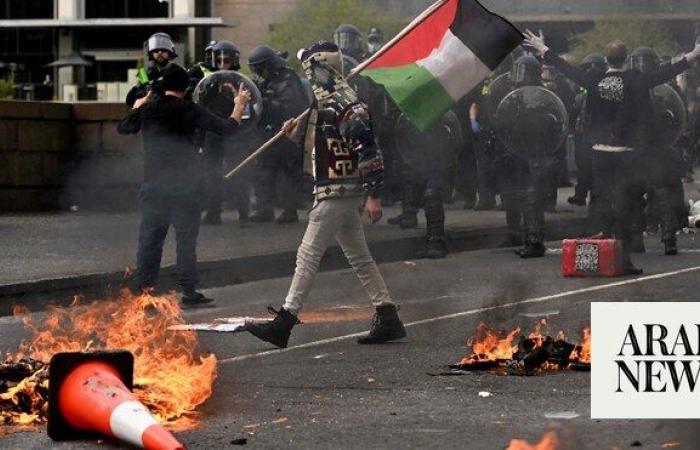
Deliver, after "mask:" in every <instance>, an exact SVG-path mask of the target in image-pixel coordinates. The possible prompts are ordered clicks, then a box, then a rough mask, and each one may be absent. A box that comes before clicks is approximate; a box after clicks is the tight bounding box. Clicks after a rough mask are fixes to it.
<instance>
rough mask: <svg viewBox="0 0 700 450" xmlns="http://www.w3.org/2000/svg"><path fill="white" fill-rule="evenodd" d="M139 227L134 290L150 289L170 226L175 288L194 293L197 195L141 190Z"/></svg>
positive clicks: (153, 189)
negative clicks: (174, 266)
mask: <svg viewBox="0 0 700 450" xmlns="http://www.w3.org/2000/svg"><path fill="white" fill-rule="evenodd" d="M140 205H141V225H140V228H139V247H138V253H137V255H136V273H135V275H134V286H133V287H134V288H135V289H137V290H142V289H144V288H150V287H153V286H154V284H155V282H156V279H157V278H158V272H159V270H160V262H161V258H162V256H163V243H164V242H165V238H166V236H167V235H168V229H169V228H170V226H171V225H172V226H173V228H174V229H175V243H176V253H177V276H178V285H179V286H180V287H181V288H182V289H183V290H187V289H194V287H195V285H196V284H197V236H198V235H199V214H200V206H199V193H198V192H188V193H177V192H173V191H172V190H167V189H162V188H153V187H150V186H148V185H144V186H142V187H141V191H140Z"/></svg>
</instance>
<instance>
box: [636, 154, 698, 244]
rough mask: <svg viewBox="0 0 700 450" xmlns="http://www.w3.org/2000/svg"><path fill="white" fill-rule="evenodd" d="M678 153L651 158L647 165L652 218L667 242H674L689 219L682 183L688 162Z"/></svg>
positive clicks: (656, 155)
mask: <svg viewBox="0 0 700 450" xmlns="http://www.w3.org/2000/svg"><path fill="white" fill-rule="evenodd" d="M675 150H676V149H668V150H666V151H662V152H660V154H655V155H653V156H649V157H648V159H647V162H646V164H647V167H648V170H647V174H648V175H647V180H648V192H649V194H648V195H649V205H648V210H649V213H650V214H649V215H650V216H651V217H652V220H654V221H656V222H658V224H659V225H660V226H661V239H662V240H663V241H670V240H674V239H675V238H676V231H678V230H680V229H681V228H683V226H685V225H686V221H687V219H686V218H687V217H688V207H687V206H686V204H685V193H684V192H683V181H682V178H683V175H684V161H683V160H682V158H681V156H680V155H679V154H677V153H675Z"/></svg>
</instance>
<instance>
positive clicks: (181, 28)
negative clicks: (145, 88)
mask: <svg viewBox="0 0 700 450" xmlns="http://www.w3.org/2000/svg"><path fill="white" fill-rule="evenodd" d="M224 25H225V24H224V22H223V21H222V19H221V18H216V17H212V1H211V0H0V77H2V78H11V79H13V81H14V82H15V83H17V84H18V85H19V86H28V87H32V88H34V87H36V86H38V85H41V84H51V85H53V93H54V98H58V99H62V100H78V99H89V100H92V99H96V98H97V97H98V94H99V93H100V89H99V87H98V86H97V83H112V84H110V85H109V86H108V88H109V89H110V93H111V94H114V92H118V93H117V94H116V97H120V98H121V97H123V95H122V93H121V92H120V89H121V90H124V89H125V87H124V86H118V84H119V83H121V84H122V85H124V84H127V83H129V82H131V81H133V80H130V79H129V74H132V78H133V73H134V71H133V69H135V68H137V66H138V65H139V64H143V62H144V55H145V53H144V49H143V43H144V41H145V40H146V39H147V38H148V36H149V35H151V34H152V33H154V32H156V31H164V32H167V33H169V34H170V35H171V36H172V37H173V39H174V40H175V41H176V42H177V43H178V53H179V54H180V61H179V62H181V63H183V64H186V63H188V62H190V61H193V60H196V59H197V57H198V54H197V49H199V48H202V47H203V45H204V43H205V42H207V41H208V40H210V39H211V28H212V27H217V26H224ZM76 56H78V57H79V59H82V60H85V61H86V62H87V64H88V65H86V66H82V67H81V66H63V67H47V64H50V63H52V62H56V61H65V60H66V59H67V58H71V57H72V58H73V60H75V57H76ZM103 88H104V86H103ZM28 91H29V89H28ZM102 94H105V93H104V92H102ZM111 94H110V97H115V95H111ZM20 96H22V95H20ZM31 97H32V95H26V96H25V98H31ZM93 97H94V98H93Z"/></svg>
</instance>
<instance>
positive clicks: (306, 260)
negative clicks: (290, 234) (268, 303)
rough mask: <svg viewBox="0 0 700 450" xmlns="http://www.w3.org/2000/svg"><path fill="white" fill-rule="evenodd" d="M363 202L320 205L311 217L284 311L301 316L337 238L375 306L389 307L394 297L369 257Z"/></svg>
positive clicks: (349, 200) (342, 200)
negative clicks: (324, 258)
mask: <svg viewBox="0 0 700 450" xmlns="http://www.w3.org/2000/svg"><path fill="white" fill-rule="evenodd" d="M361 202H362V198H358V197H351V198H333V199H328V200H324V201H322V202H320V203H318V204H317V205H316V206H315V207H314V209H312V210H311V212H310V213H309V225H308V226H307V227H306V233H304V238H303V239H302V241H301V245H300V246H299V250H298V251H297V265H296V269H295V270H294V278H293V279H292V285H291V286H290V287H289V293H288V294H287V298H286V300H285V302H284V309H286V310H288V311H289V312H291V313H292V314H295V315H296V314H298V313H299V311H300V310H301V308H302V306H303V303H304V301H305V300H306V298H307V297H308V296H309V292H310V291H311V285H312V284H313V282H314V277H315V276H316V273H317V272H318V268H319V265H320V263H321V258H322V257H323V254H324V253H326V249H327V248H328V246H329V245H331V242H332V241H333V238H335V240H336V241H337V242H338V244H339V245H340V248H341V249H342V250H343V253H344V254H345V257H346V258H347V259H348V261H349V262H350V265H351V266H352V268H353V270H354V271H355V274H356V275H357V277H358V278H359V279H360V282H361V283H362V286H363V287H364V288H365V291H366V292H367V295H369V298H370V300H371V301H372V304H373V305H374V306H381V305H389V304H392V303H393V302H392V301H391V296H390V295H389V290H388V289H387V287H386V284H385V283H384V278H382V274H381V273H379V269H378V268H377V264H376V263H375V262H374V258H372V255H371V254H370V253H369V248H368V247H367V240H366V238H365V231H364V229H363V228H362V216H361V215H360V213H359V211H358V209H359V207H360V206H361Z"/></svg>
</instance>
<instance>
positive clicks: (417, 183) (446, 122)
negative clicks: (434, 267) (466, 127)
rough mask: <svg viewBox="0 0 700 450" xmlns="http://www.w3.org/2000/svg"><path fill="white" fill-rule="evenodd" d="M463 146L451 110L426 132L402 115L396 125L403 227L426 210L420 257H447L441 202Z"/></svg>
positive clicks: (446, 193) (414, 220)
mask: <svg viewBox="0 0 700 450" xmlns="http://www.w3.org/2000/svg"><path fill="white" fill-rule="evenodd" d="M463 144H464V139H463V134H462V129H461V125H460V123H459V120H458V119H457V116H456V114H455V113H454V112H453V111H448V112H447V113H446V114H445V115H444V116H443V117H442V119H441V120H440V121H439V122H438V123H437V124H435V125H433V126H432V127H431V128H430V129H428V130H425V131H420V130H418V129H417V128H416V127H415V126H413V125H412V124H411V122H410V121H409V120H408V119H407V118H406V116H404V115H401V116H400V117H399V120H398V122H397V124H396V148H397V150H398V151H399V152H400V159H401V162H402V170H401V172H402V175H403V181H404V188H403V193H404V198H403V202H402V204H401V205H402V216H403V217H402V218H401V220H400V224H401V225H402V228H407V227H406V226H405V223H407V222H408V221H411V222H412V223H413V224H414V225H415V224H416V223H417V220H418V219H417V214H418V210H419V209H420V207H421V205H423V207H424V208H425V221H426V225H427V226H426V236H425V244H424V247H423V248H422V249H421V250H420V251H419V252H418V255H417V256H418V257H419V258H433V259H436V258H444V257H445V256H447V244H446V241H445V209H444V202H445V199H446V197H447V195H448V193H449V192H448V190H449V188H450V175H451V172H452V170H453V169H454V167H455V164H456V160H457V154H458V151H459V150H460V148H461V146H462V145H463ZM428 149H430V150H428Z"/></svg>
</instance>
